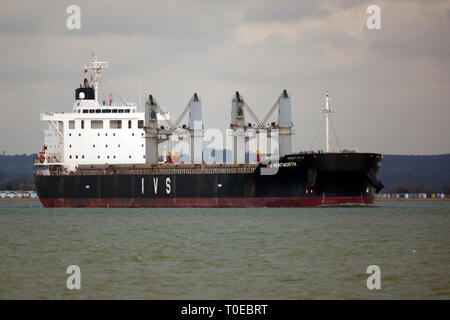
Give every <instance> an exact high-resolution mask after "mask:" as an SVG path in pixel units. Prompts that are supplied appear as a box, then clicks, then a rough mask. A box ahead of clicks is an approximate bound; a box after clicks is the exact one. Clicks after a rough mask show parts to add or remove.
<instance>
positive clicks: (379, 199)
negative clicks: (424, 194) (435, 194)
mask: <svg viewBox="0 0 450 320" xmlns="http://www.w3.org/2000/svg"><path fill="white" fill-rule="evenodd" d="M375 201H376V202H394V201H422V202H426V201H450V198H443V199H441V198H438V199H436V198H434V199H433V198H412V199H411V198H375Z"/></svg>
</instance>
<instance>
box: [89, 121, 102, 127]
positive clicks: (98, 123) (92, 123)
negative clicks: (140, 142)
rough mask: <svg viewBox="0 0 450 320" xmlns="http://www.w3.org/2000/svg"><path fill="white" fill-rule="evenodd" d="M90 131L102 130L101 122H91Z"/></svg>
mask: <svg viewBox="0 0 450 320" xmlns="http://www.w3.org/2000/svg"><path fill="white" fill-rule="evenodd" d="M91 129H103V120H91Z"/></svg>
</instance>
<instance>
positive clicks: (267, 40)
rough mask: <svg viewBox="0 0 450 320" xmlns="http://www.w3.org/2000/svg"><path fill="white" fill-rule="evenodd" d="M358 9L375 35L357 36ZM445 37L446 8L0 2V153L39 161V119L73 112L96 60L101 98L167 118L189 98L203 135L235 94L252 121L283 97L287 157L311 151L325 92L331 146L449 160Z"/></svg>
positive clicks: (219, 121) (448, 47)
mask: <svg viewBox="0 0 450 320" xmlns="http://www.w3.org/2000/svg"><path fill="white" fill-rule="evenodd" d="M70 5H78V6H79V7H80V10H81V25H80V29H79V30H77V29H73V30H70V29H68V28H67V26H66V20H67V19H68V18H69V14H68V13H66V10H67V7H68V6H70ZM369 5H377V6H379V8H380V22H381V29H374V30H369V29H368V28H367V25H366V21H367V19H368V18H369V17H370V16H371V14H368V13H367V8H368V6H369ZM449 32H450V1H448V0H447V1H440V0H433V1H431V0H429V1H420V0H417V1H415V0H408V1H404V0H395V1H394V0H393V1H387V0H377V1H375V0H371V1H355V0H325V1H299V0H292V1H291V0H282V1H281V0H276V1H257V0H251V1H245V0H239V1H235V0H227V1H188V0H186V1H170V0H165V1H120V2H119V1H117V2H116V1H114V2H113V1H99V0H96V1H75V0H71V1H33V2H30V1H21V0H19V1H18V0H14V1H10V0H6V1H5V0H1V1H0V43H1V50H0V108H1V116H0V137H1V139H0V152H3V151H5V152H6V154H22V153H26V154H29V153H35V152H37V151H39V149H40V147H41V145H42V143H43V139H44V134H43V128H44V127H45V126H46V125H45V124H44V123H42V122H40V121H39V113H40V112H42V111H54V112H70V111H71V110H72V104H73V99H74V89H75V88H76V87H77V86H79V84H80V83H81V82H82V79H83V66H84V65H85V64H88V63H89V60H90V56H91V54H92V52H95V54H96V55H97V56H98V57H99V59H100V60H106V61H108V62H109V69H107V70H105V72H104V77H105V79H106V80H107V83H108V84H109V88H108V89H107V91H112V92H113V98H114V99H117V98H118V97H119V96H120V97H121V98H122V99H125V100H126V101H130V102H136V103H139V101H141V102H142V101H144V99H145V97H146V96H148V94H150V93H151V94H152V95H153V96H154V97H155V98H156V99H157V100H158V102H159V104H160V105H161V106H162V107H163V108H165V109H168V110H169V111H170V113H171V117H172V118H176V117H177V116H178V114H179V113H181V111H182V110H183V108H184V107H185V106H186V104H187V103H188V101H189V99H190V98H191V96H192V95H193V93H194V92H197V93H198V94H199V96H200V98H201V100H202V105H203V117H204V124H205V127H209V128H219V129H221V130H224V129H225V128H227V127H228V126H229V122H230V112H231V99H232V96H233V93H234V92H235V91H239V92H240V93H241V95H242V96H243V97H244V99H245V100H246V102H247V104H248V105H249V106H250V107H251V108H252V109H253V111H254V112H255V113H256V114H257V115H258V117H259V118H260V119H261V118H264V116H265V114H266V113H267V112H268V111H269V109H270V108H271V106H272V105H273V103H274V102H275V100H276V99H277V97H278V96H279V95H280V93H281V92H282V90H283V89H287V90H288V92H289V93H290V95H291V98H292V109H293V120H294V126H295V136H294V138H293V151H300V150H309V149H324V148H325V147H324V134H323V131H324V130H323V129H324V127H323V126H322V127H321V124H322V123H323V114H322V113H321V110H322V108H323V105H324V102H325V93H326V92H327V91H328V92H329V94H330V102H331V105H332V107H333V108H334V109H335V110H336V113H334V114H333V115H332V124H333V128H334V132H335V133H336V136H337V137H338V140H339V145H340V146H341V147H343V148H353V149H357V150H358V151H360V152H380V153H384V154H441V153H450V139H449V138H450V122H449V120H450V37H449ZM248 119H249V118H248ZM331 144H332V146H331V147H332V148H337V147H338V146H339V145H338V143H337V140H336V139H335V137H334V134H333V135H332V139H331Z"/></svg>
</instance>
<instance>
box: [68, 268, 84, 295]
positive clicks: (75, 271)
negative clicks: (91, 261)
mask: <svg viewBox="0 0 450 320" xmlns="http://www.w3.org/2000/svg"><path fill="white" fill-rule="evenodd" d="M66 273H67V274H71V275H70V276H69V277H68V278H67V281H66V285H67V289H69V290H73V289H77V290H80V289H81V270H80V267H79V266H77V265H71V266H68V267H67V270H66Z"/></svg>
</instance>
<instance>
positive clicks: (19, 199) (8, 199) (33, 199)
mask: <svg viewBox="0 0 450 320" xmlns="http://www.w3.org/2000/svg"><path fill="white" fill-rule="evenodd" d="M0 201H39V198H12V199H11V198H0Z"/></svg>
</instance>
